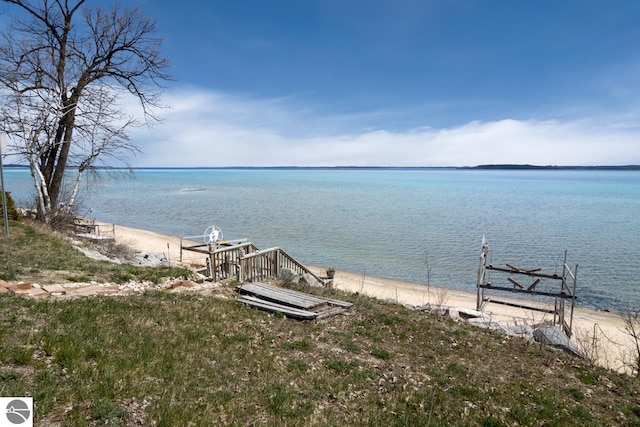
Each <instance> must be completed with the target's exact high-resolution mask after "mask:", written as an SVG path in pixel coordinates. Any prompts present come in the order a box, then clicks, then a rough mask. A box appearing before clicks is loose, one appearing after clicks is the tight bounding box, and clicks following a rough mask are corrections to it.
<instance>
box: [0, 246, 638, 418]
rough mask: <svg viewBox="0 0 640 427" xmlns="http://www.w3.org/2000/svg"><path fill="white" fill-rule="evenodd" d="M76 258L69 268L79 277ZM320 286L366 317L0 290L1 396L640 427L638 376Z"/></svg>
mask: <svg viewBox="0 0 640 427" xmlns="http://www.w3.org/2000/svg"><path fill="white" fill-rule="evenodd" d="M1 247H2V246H1V245H0V248H1ZM22 250H24V251H25V252H26V251H27V250H26V249H22ZM1 253H2V252H1V251H0V254H1ZM72 261H73V260H72ZM75 262H76V261H73V262H72V265H65V266H64V268H65V269H66V270H68V271H80V270H81V269H82V267H81V265H80V264H78V265H77V266H76V265H75V264H74V263H75ZM78 262H79V261H78ZM89 265H93V262H92V263H90V264H89ZM15 268H17V267H15ZM20 268H22V269H25V268H27V267H26V266H24V265H23V266H22V267H20ZM3 271H4V270H3ZM87 274H88V273H87ZM308 291H311V292H318V293H321V294H323V295H325V296H331V297H333V298H339V299H344V300H350V301H352V302H353V303H354V307H353V308H352V310H351V312H350V313H349V314H348V315H343V316H336V317H331V318H328V319H324V320H322V321H314V322H300V321H295V320H291V319H288V318H286V317H283V316H281V315H278V314H269V313H266V312H263V311H258V310H255V309H252V308H249V307H246V306H244V305H241V304H239V303H237V302H236V301H234V300H233V298H229V296H232V295H233V287H232V286H224V287H221V288H219V290H218V291H217V293H214V294H208V295H199V294H180V295H174V294H167V293H161V292H149V293H145V294H142V295H136V296H131V297H117V298H114V297H85V298H76V299H60V300H55V299H51V298H50V299H40V300H38V299H28V298H23V297H17V296H14V295H11V294H3V295H0V395H2V396H22V395H30V396H33V397H34V402H35V410H36V414H35V416H36V425H61V426H62V425H65V426H87V425H90V426H93V425H95V426H97V425H111V426H118V425H120V426H128V425H157V426H187V425H193V426H209V425H289V426H309V425H318V426H330V425H376V426H378V425H384V426H393V425H398V426H400V425H401V426H406V425H416V426H417V425H425V426H429V425H430V426H445V425H446V426H450V425H459V426H469V425H471V426H473V425H479V426H513V425H520V426H530V425H531V426H533V425H535V426H537V425H548V426H552V425H556V426H565V425H583V426H600V425H627V426H634V425H635V426H638V425H640V410H639V409H638V408H639V407H640V383H639V380H638V379H637V378H634V377H631V376H626V375H622V374H617V373H614V372H611V371H607V370H604V369H601V368H597V367H594V366H591V365H590V364H589V363H588V362H587V361H581V360H578V359H575V358H572V357H570V356H568V355H565V354H563V353H560V352H558V351H555V350H552V349H550V348H547V347H544V346H541V345H537V344H535V345H530V344H527V345H525V344H523V341H522V340H520V339H516V338H507V337H504V336H502V335H499V334H497V333H494V332H490V331H486V330H483V329H476V328H473V327H471V326H468V325H466V324H460V323H455V322H453V321H451V320H448V319H444V318H441V317H437V316H433V315H428V314H425V313H423V312H418V311H410V310H407V309H405V308H403V307H401V306H399V305H396V304H392V303H387V302H382V301H379V300H375V299H372V298H369V297H365V296H362V295H351V294H344V293H341V292H339V291H336V290H329V289H308Z"/></svg>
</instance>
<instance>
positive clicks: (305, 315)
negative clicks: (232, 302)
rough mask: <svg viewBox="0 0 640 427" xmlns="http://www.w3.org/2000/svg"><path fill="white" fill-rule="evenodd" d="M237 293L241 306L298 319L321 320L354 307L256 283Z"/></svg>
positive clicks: (248, 284)
mask: <svg viewBox="0 0 640 427" xmlns="http://www.w3.org/2000/svg"><path fill="white" fill-rule="evenodd" d="M236 290H237V291H238V292H239V293H240V294H241V295H242V296H241V297H240V299H239V301H240V302H242V303H244V304H247V305H250V306H252V307H256V308H259V309H261V310H266V311H271V312H274V313H282V314H284V315H285V316H288V317H292V318H294V319H301V320H314V319H323V318H326V317H329V316H333V315H336V314H340V313H344V312H345V311H347V310H349V308H351V306H352V305H353V304H351V303H350V302H346V301H340V300H335V299H330V298H323V297H319V296H316V295H311V294H307V293H304V292H298V291H293V290H290V289H284V288H280V287H277V286H272V285H267V284H265V283H259V282H257V283H247V284H244V285H240V286H238V287H237V288H236Z"/></svg>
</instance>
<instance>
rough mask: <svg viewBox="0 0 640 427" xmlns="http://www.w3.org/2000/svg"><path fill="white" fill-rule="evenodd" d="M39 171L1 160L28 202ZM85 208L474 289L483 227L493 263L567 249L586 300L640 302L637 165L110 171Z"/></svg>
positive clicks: (558, 255)
mask: <svg viewBox="0 0 640 427" xmlns="http://www.w3.org/2000/svg"><path fill="white" fill-rule="evenodd" d="M30 179H31V177H30V175H29V172H28V171H27V170H25V169H13V168H6V169H5V183H6V186H7V190H8V191H11V192H12V195H13V196H14V198H15V199H16V202H17V203H18V204H20V205H24V204H25V203H27V202H28V200H29V199H30V198H31V194H32V193H33V191H32V189H31V182H30ZM89 208H91V209H92V213H91V216H92V217H95V218H97V219H100V220H104V221H108V222H114V223H118V224H123V225H128V226H134V227H140V228H146V229H150V230H155V231H160V232H164V233H169V234H175V235H185V236H191V235H200V234H202V232H203V231H204V230H205V229H206V228H207V227H208V226H210V225H217V226H219V227H220V228H221V229H222V230H223V233H224V237H225V238H228V239H232V238H241V237H249V238H250V239H251V241H252V242H253V243H254V244H256V245H257V246H258V247H260V248H268V247H272V246H279V247H281V248H283V249H284V250H286V251H287V252H288V253H289V254H291V255H292V256H294V257H295V258H297V259H298V260H299V261H301V262H303V263H306V264H312V265H318V266H326V267H333V268H336V269H339V270H347V271H353V272H356V273H362V274H366V275H375V276H382V277H389V278H396V279H401V280H407V281H412V282H418V283H423V284H426V283H427V282H429V283H430V284H433V285H441V286H446V287H449V288H452V289H458V290H465V291H471V292H475V285H476V271H477V269H478V265H479V255H480V248H481V241H482V236H483V235H484V236H486V238H487V240H488V242H489V248H490V257H491V262H492V263H493V264H494V265H504V264H505V263H510V264H513V265H516V266H518V267H521V268H537V267H540V268H542V269H543V272H549V273H553V272H555V271H558V272H561V268H562V261H563V257H564V252H565V250H566V251H568V263H569V264H570V265H571V267H572V268H573V267H575V265H576V264H578V265H579V267H578V292H577V294H578V298H579V303H580V305H581V306H585V307H590V308H605V307H606V308H611V307H619V306H624V305H625V304H634V305H637V304H640V218H639V216H640V172H637V171H586V170H581V171H580V170H516V171H514V170H496V171H492V170H456V169H142V170H137V171H135V173H134V174H133V175H126V176H125V175H122V174H119V175H118V174H116V175H113V174H107V173H101V179H100V180H99V182H97V183H95V185H94V186H92V187H91V188H84V189H83V193H82V197H81V207H80V208H79V209H78V213H80V214H84V213H85V212H87V211H88V209H89ZM494 274H495V273H494ZM498 278H500V280H502V279H506V277H504V276H496V277H495V280H492V281H493V282H494V284H498V283H497V282H496V281H497V280H498ZM523 280H528V279H526V278H525V279H523ZM506 284H507V285H508V283H506Z"/></svg>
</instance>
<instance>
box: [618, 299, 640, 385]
mask: <svg viewBox="0 0 640 427" xmlns="http://www.w3.org/2000/svg"><path fill="white" fill-rule="evenodd" d="M620 318H621V319H622V332H624V333H625V334H627V335H628V336H629V337H630V338H631V342H632V348H631V349H630V350H629V351H628V352H627V353H626V354H624V355H623V359H625V360H624V361H623V362H624V364H625V365H626V367H628V368H629V369H631V372H632V373H634V374H635V375H636V376H637V377H638V378H640V308H634V309H627V310H623V311H621V312H620Z"/></svg>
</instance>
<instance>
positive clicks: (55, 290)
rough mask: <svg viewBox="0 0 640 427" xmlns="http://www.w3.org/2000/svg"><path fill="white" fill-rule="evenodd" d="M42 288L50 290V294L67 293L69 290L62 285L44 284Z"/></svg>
mask: <svg viewBox="0 0 640 427" xmlns="http://www.w3.org/2000/svg"><path fill="white" fill-rule="evenodd" d="M42 289H44V290H45V291H47V292H49V293H50V294H53V293H60V294H66V293H67V290H66V289H65V288H64V287H62V286H61V285H44V286H42Z"/></svg>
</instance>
